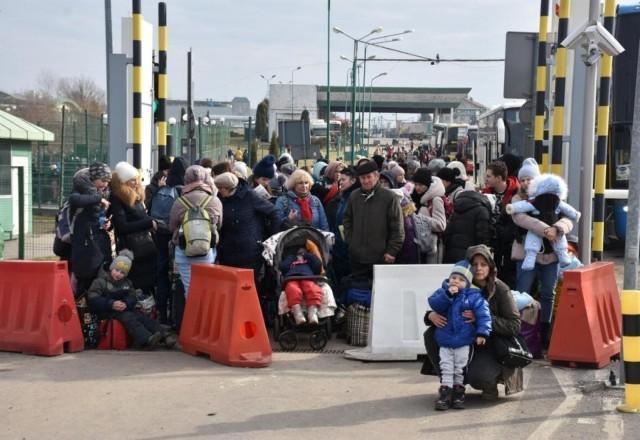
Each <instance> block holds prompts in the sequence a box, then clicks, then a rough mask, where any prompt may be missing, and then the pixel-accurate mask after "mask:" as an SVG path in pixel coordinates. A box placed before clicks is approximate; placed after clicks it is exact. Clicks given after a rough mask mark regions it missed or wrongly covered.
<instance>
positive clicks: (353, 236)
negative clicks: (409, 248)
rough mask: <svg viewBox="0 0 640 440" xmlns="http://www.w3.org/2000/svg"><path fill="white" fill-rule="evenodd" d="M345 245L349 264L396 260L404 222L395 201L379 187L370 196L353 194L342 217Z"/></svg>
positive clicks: (359, 193)
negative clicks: (387, 257)
mask: <svg viewBox="0 0 640 440" xmlns="http://www.w3.org/2000/svg"><path fill="white" fill-rule="evenodd" d="M343 225H344V234H345V241H346V242H347V243H348V244H349V255H350V257H351V261H354V262H357V263H359V264H363V265H364V264H381V263H383V261H384V254H389V255H392V256H394V257H395V256H397V255H398V254H399V253H400V250H401V249H402V244H403V242H404V219H403V215H402V209H401V208H400V202H399V201H398V197H397V196H396V195H395V194H394V193H393V191H391V190H389V189H386V188H382V187H381V186H380V184H378V185H376V187H375V188H374V189H373V190H372V191H370V192H364V191H363V190H362V188H359V189H358V190H356V191H353V192H352V193H351V195H350V196H349V202H348V203H347V208H346V210H345V213H344V221H343Z"/></svg>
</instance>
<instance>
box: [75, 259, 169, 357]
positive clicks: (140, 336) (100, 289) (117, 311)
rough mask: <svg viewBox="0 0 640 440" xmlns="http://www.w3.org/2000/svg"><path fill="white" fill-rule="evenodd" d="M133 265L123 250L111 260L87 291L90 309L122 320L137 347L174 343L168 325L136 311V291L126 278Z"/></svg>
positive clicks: (98, 313) (100, 314)
mask: <svg viewBox="0 0 640 440" xmlns="http://www.w3.org/2000/svg"><path fill="white" fill-rule="evenodd" d="M132 265H133V253H132V252H131V251H129V250H127V249H123V250H122V251H120V253H119V254H118V256H117V257H116V258H115V259H114V260H113V262H112V263H111V266H110V267H109V272H106V271H101V273H100V275H99V276H98V278H96V279H95V280H94V281H93V283H91V287H90V288H89V290H88V291H87V299H88V302H89V307H90V308H91V311H92V312H94V313H96V314H97V315H98V317H99V318H101V319H117V320H118V321H120V322H121V323H122V325H123V326H124V328H125V330H126V331H127V334H128V335H129V336H131V338H132V339H133V345H134V347H136V348H154V347H157V346H158V345H160V344H161V343H163V342H164V343H165V344H166V345H167V346H173V345H175V343H176V341H177V339H176V336H175V335H174V334H170V333H169V331H168V328H165V327H163V326H161V325H160V324H159V323H158V322H156V321H154V320H153V319H151V318H149V317H147V316H146V315H144V314H142V313H138V312H136V310H135V308H136V303H137V298H136V293H135V290H134V288H133V283H132V282H131V281H130V280H129V278H127V275H128V274H129V271H130V270H131V266H132Z"/></svg>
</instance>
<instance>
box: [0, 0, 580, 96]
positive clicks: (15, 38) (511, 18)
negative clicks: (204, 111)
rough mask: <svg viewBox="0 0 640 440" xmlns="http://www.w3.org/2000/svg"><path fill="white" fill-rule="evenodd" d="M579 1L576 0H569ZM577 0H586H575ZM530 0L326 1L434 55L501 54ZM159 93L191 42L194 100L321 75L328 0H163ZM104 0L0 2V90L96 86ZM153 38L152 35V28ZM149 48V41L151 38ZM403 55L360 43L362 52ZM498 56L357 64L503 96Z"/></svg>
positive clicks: (528, 14)
mask: <svg viewBox="0 0 640 440" xmlns="http://www.w3.org/2000/svg"><path fill="white" fill-rule="evenodd" d="M578 1H580V0H578ZM582 1H585V0H582ZM131 3H132V2H131V1H130V0H126V1H125V0H112V8H113V13H112V15H113V35H114V45H113V47H114V50H115V51H119V49H120V47H121V43H120V40H121V38H120V32H121V30H120V27H121V26H120V18H121V17H123V16H128V15H130V14H131ZM157 4H158V2H157V1H149V0H142V13H143V15H144V18H145V20H147V21H149V22H151V23H152V24H153V25H154V27H155V25H156V24H157ZM539 4H540V2H539V0H333V1H332V2H331V24H332V26H339V27H340V28H342V29H343V30H344V31H345V32H347V33H350V34H352V35H355V36H358V37H360V36H362V35H364V34H366V33H367V32H369V30H371V29H373V28H375V27H378V26H382V27H383V28H384V32H383V34H388V33H396V32H401V31H403V30H405V29H414V30H415V32H414V33H412V34H409V35H406V36H405V37H404V39H403V41H400V42H396V43H393V47H395V48H397V49H401V50H405V51H408V52H413V53H417V54H420V55H424V56H435V54H436V53H438V54H440V57H441V58H454V57H455V58H502V57H504V41H505V33H506V32H507V31H534V32H535V31H537V28H538V13H539ZM167 11H168V14H167V15H168V26H169V51H168V66H169V67H168V73H169V95H170V98H173V99H176V98H184V97H186V52H187V50H188V48H189V47H192V48H193V61H194V64H193V78H194V82H195V90H196V93H195V97H196V99H206V98H211V99H215V100H230V99H232V98H233V97H234V96H246V97H248V98H249V99H250V100H251V105H252V107H255V106H256V105H257V103H258V102H259V100H260V99H262V97H263V96H264V95H265V92H266V84H265V82H264V80H262V79H261V78H260V74H263V75H265V76H271V75H273V74H275V75H277V76H276V78H275V79H274V80H273V81H274V82H278V81H282V82H283V83H288V82H289V81H290V80H291V70H292V69H294V68H295V67H297V66H302V69H301V70H299V71H297V72H296V73H295V83H296V84H326V80H327V68H326V66H327V64H326V63H327V0H168V1H167ZM104 23H105V20H104V1H103V0H82V1H81V0H20V1H16V0H0V41H2V44H1V45H0V60H2V68H1V69H0V90H3V91H8V92H18V91H20V90H24V89H29V88H32V87H34V86H35V85H36V81H37V78H38V75H39V74H40V73H41V72H43V71H49V72H52V73H54V74H56V75H58V76H79V75H83V76H86V77H89V78H92V79H93V80H95V81H96V82H97V83H98V84H100V85H101V86H102V87H105V84H106V79H105V31H104V28H105V25H104ZM154 38H155V37H154ZM154 47H157V43H156V42H154ZM352 54H353V44H352V43H351V41H350V40H348V39H347V38H345V37H344V36H342V35H338V34H335V33H331V83H332V85H345V82H346V75H347V70H348V68H349V67H350V65H349V64H348V63H347V62H345V61H341V60H340V55H346V56H349V57H351V56H352ZM370 54H375V55H376V56H378V57H379V58H381V57H394V58H395V57H398V56H400V57H402V55H400V54H393V53H391V52H386V51H382V50H380V49H373V50H369V53H368V55H370ZM503 67H504V66H503V64H502V63H470V64H460V63H458V64H444V63H442V64H440V65H437V66H430V65H429V64H428V63H407V62H370V63H367V77H368V78H371V77H372V76H373V75H376V74H378V73H381V72H387V73H388V75H387V76H386V77H383V78H381V79H380V80H378V81H377V82H376V85H379V86H393V87H399V86H416V87H471V88H472V90H471V96H472V97H474V98H475V99H476V100H478V101H480V102H482V103H484V104H486V105H492V104H497V103H500V102H502V101H503V98H502V87H503Z"/></svg>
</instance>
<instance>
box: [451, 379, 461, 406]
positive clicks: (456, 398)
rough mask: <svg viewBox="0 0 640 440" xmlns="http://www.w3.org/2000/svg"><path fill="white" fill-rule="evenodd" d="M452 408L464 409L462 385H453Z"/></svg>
mask: <svg viewBox="0 0 640 440" xmlns="http://www.w3.org/2000/svg"><path fill="white" fill-rule="evenodd" d="M451 400H452V401H451V407H452V408H453V409H464V385H454V386H453V397H452V398H451Z"/></svg>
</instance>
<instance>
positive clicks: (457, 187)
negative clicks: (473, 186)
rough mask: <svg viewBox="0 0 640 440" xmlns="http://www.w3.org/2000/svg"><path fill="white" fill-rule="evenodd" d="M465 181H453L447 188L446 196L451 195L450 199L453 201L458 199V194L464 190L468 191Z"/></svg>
mask: <svg viewBox="0 0 640 440" xmlns="http://www.w3.org/2000/svg"><path fill="white" fill-rule="evenodd" d="M463 183H464V182H462V181H457V182H452V183H451V185H449V188H447V190H446V196H447V197H449V200H451V203H454V202H455V201H456V198H457V197H458V194H460V193H461V192H463V191H468V190H467V189H466V188H465V185H463Z"/></svg>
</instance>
